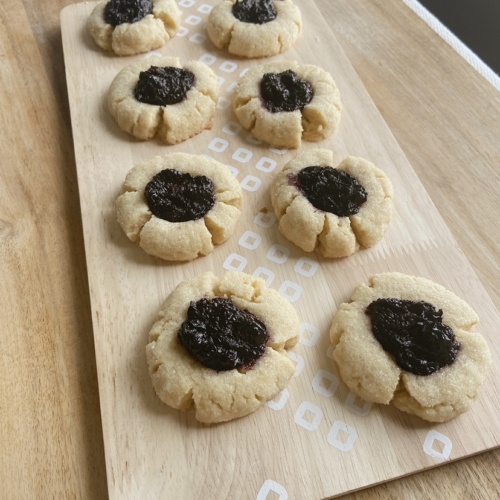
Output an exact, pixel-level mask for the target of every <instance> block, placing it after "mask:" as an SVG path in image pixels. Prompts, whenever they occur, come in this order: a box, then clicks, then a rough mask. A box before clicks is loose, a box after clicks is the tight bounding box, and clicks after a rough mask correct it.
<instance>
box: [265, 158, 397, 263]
mask: <svg viewBox="0 0 500 500" xmlns="http://www.w3.org/2000/svg"><path fill="white" fill-rule="evenodd" d="M333 165H334V162H333V153H332V152H331V151H330V150H326V149H311V150H309V151H305V152H303V153H300V154H298V155H297V156H296V157H295V158H293V159H292V160H291V161H290V162H288V163H287V164H286V165H285V166H284V168H283V170H282V171H281V172H280V173H279V174H278V175H277V176H276V177H275V179H274V181H273V184H272V186H271V202H272V205H273V208H274V211H275V213H276V217H277V218H278V220H279V225H278V229H279V230H280V232H281V233H282V234H283V235H284V236H285V237H286V238H288V239H289V240H290V241H292V242H293V243H295V244H296V245H297V246H299V247H300V248H302V250H305V251H306V252H312V251H314V250H317V251H318V252H319V253H320V254H321V255H323V256H324V257H330V258H338V257H347V256H349V255H352V254H353V253H354V252H356V251H357V250H358V249H359V248H360V247H364V248H366V247H371V246H373V245H374V244H375V243H377V242H378V241H380V240H381V238H382V237H383V235H384V233H385V231H386V229H387V227H388V225H389V223H390V221H391V219H392V184H391V182H390V180H389V179H388V178H387V176H386V175H385V174H384V173H383V172H382V171H381V170H380V169H378V168H377V167H375V165H373V164H372V163H371V162H369V161H367V160H364V159H363V158H357V157H353V156H350V157H348V158H346V159H345V160H344V161H343V162H341V163H340V165H338V166H337V167H335V168H334V167H333Z"/></svg>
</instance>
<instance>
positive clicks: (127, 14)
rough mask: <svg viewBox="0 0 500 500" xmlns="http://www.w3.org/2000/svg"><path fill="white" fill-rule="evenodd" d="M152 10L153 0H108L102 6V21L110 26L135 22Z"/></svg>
mask: <svg viewBox="0 0 500 500" xmlns="http://www.w3.org/2000/svg"><path fill="white" fill-rule="evenodd" d="M152 12H153V0H110V1H109V2H108V3H107V4H106V6H105V7H104V21H106V23H107V24H111V26H118V25H119V24H124V23H136V22H138V21H140V20H141V19H144V18H145V17H146V16H147V15H148V14H151V13H152Z"/></svg>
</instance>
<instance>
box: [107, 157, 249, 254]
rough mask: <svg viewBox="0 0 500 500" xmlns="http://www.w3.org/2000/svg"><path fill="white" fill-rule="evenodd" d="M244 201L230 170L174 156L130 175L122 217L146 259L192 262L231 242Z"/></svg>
mask: <svg viewBox="0 0 500 500" xmlns="http://www.w3.org/2000/svg"><path fill="white" fill-rule="evenodd" d="M242 196H243V195H242V190H241V187H240V185H239V183H238V182H237V181H236V179H235V178H234V177H233V175H232V173H231V171H230V169H229V167H227V166H226V165H223V164H222V163H219V162H217V161H215V160H212V159H210V158H206V157H204V156H201V155H190V154H186V153H171V154H168V155H165V156H157V157H155V158H153V159H152V160H150V161H148V162H146V163H141V164H139V165H137V166H135V167H134V168H133V169H132V170H131V171H130V172H129V173H128V174H127V177H126V179H125V181H124V183H123V187H122V193H121V194H120V196H119V197H118V198H117V200H116V216H117V220H118V223H119V224H120V226H121V227H122V229H123V230H124V232H125V234H126V235H127V236H128V238H129V239H130V240H131V241H133V242H136V243H138V245H139V246H140V247H141V248H142V249H143V250H144V251H145V252H146V253H148V254H150V255H153V256H155V257H159V258H161V259H165V260H170V261H185V260H192V259H195V258H197V257H200V256H202V255H206V254H208V253H210V252H211V251H212V250H213V248H214V245H219V244H221V243H223V242H224V241H226V240H227V239H228V238H229V237H230V236H231V234H232V233H233V231H234V228H235V226H236V224H237V223H238V220H239V218H240V215H241V207H242V203H243V198H242Z"/></svg>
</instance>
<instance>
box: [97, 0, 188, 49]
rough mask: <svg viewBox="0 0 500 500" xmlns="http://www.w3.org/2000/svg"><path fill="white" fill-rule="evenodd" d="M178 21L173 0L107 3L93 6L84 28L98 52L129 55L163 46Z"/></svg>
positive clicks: (110, 0) (135, 0)
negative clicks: (99, 50)
mask: <svg viewBox="0 0 500 500" xmlns="http://www.w3.org/2000/svg"><path fill="white" fill-rule="evenodd" d="M180 18H181V13H180V11H179V8H178V7H177V2H176V1H175V0H109V1H107V2H106V1H104V2H100V3H98V4H97V5H96V6H95V8H94V10H93V11H92V13H91V14H90V17H89V19H88V21H87V28H88V31H89V33H90V34H91V36H92V38H93V39H94V41H95V43H96V44H97V45H98V46H99V47H101V49H103V50H105V51H111V52H113V53H114V54H116V55H118V56H131V55H134V54H141V53H143V52H149V51H150V50H154V49H158V48H160V47H162V46H163V45H165V43H166V42H167V41H168V40H170V38H172V37H173V36H175V34H176V32H177V30H178V29H179V24H180Z"/></svg>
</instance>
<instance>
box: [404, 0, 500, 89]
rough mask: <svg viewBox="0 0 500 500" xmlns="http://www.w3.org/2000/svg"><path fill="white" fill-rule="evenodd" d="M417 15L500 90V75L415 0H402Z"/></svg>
mask: <svg viewBox="0 0 500 500" xmlns="http://www.w3.org/2000/svg"><path fill="white" fill-rule="evenodd" d="M403 2H404V3H405V4H406V5H407V6H408V7H410V9H412V10H413V11H414V12H415V14H417V16H418V17H420V18H421V19H422V20H423V21H425V22H426V23H427V24H428V25H429V26H430V27H431V28H432V29H433V30H434V31H435V32H436V33H437V34H438V35H439V36H440V37H441V38H442V39H443V40H444V41H445V42H447V43H448V44H449V45H451V46H452V47H453V48H454V49H455V50H456V51H457V52H458V53H459V54H460V55H461V56H462V57H463V58H464V59H465V60H466V61H467V62H468V63H469V64H470V65H471V66H472V67H473V68H474V69H475V70H476V71H477V72H478V73H479V74H481V75H482V76H483V77H484V78H486V80H488V81H489V82H490V83H491V84H492V85H493V86H494V87H495V88H496V89H497V90H500V77H499V76H498V75H497V74H496V73H495V72H494V71H493V70H492V69H491V68H490V67H489V66H488V65H487V64H485V63H484V62H483V61H482V60H481V59H480V58H479V57H478V56H477V54H475V53H474V52H473V51H472V50H470V49H469V48H468V47H467V46H466V45H465V44H464V43H462V42H461V41H460V40H459V39H458V38H457V37H456V36H455V35H454V34H453V33H452V32H451V31H450V30H449V29H448V28H447V27H446V26H444V25H443V23H442V22H441V21H439V19H437V18H436V17H435V16H434V15H433V14H432V13H431V12H429V11H428V10H427V9H426V8H425V7H424V6H423V5H422V4H421V3H419V2H418V1H417V0H403Z"/></svg>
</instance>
